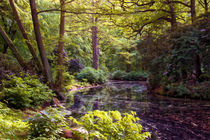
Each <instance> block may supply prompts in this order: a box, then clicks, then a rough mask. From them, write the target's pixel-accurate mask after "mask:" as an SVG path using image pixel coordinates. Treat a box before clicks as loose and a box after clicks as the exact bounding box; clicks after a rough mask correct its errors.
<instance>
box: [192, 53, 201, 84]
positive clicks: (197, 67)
mask: <svg viewBox="0 0 210 140" xmlns="http://www.w3.org/2000/svg"><path fill="white" fill-rule="evenodd" d="M193 61H194V62H193V63H194V70H195V75H196V79H197V80H198V81H200V75H201V63H200V57H199V55H197V54H195V55H194V59H193Z"/></svg>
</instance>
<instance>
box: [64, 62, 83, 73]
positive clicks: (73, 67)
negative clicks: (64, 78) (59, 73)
mask: <svg viewBox="0 0 210 140" xmlns="http://www.w3.org/2000/svg"><path fill="white" fill-rule="evenodd" d="M82 69H84V66H83V64H82V63H81V62H80V61H79V60H78V59H72V60H70V61H69V64H68V71H69V73H71V74H73V73H75V72H80V71H81V70H82Z"/></svg>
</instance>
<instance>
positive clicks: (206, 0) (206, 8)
mask: <svg viewBox="0 0 210 140" xmlns="http://www.w3.org/2000/svg"><path fill="white" fill-rule="evenodd" d="M208 3H209V2H208V0H204V6H205V13H208Z"/></svg>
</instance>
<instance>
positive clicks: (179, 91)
mask: <svg viewBox="0 0 210 140" xmlns="http://www.w3.org/2000/svg"><path fill="white" fill-rule="evenodd" d="M167 88H168V89H169V91H170V93H172V95H173V96H175V97H189V96H190V90H189V89H188V88H187V87H186V86H184V85H183V84H182V83H179V84H171V85H169V86H167Z"/></svg>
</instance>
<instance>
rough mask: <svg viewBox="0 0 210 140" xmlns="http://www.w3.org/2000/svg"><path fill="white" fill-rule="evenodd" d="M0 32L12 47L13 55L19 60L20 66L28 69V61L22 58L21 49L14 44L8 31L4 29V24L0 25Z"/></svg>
mask: <svg viewBox="0 0 210 140" xmlns="http://www.w3.org/2000/svg"><path fill="white" fill-rule="evenodd" d="M0 34H1V36H2V37H3V38H4V40H5V42H6V43H7V44H8V46H9V47H10V49H11V51H12V53H13V55H14V56H15V58H16V59H17V60H18V62H19V64H20V66H21V67H22V68H23V69H24V70H28V66H27V64H26V62H25V61H24V59H23V58H22V56H21V55H20V53H19V51H18V50H17V48H16V47H15V46H14V44H13V43H12V41H11V39H10V38H9V37H8V35H7V33H6V32H5V31H4V29H3V28H2V26H1V25H0Z"/></svg>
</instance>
